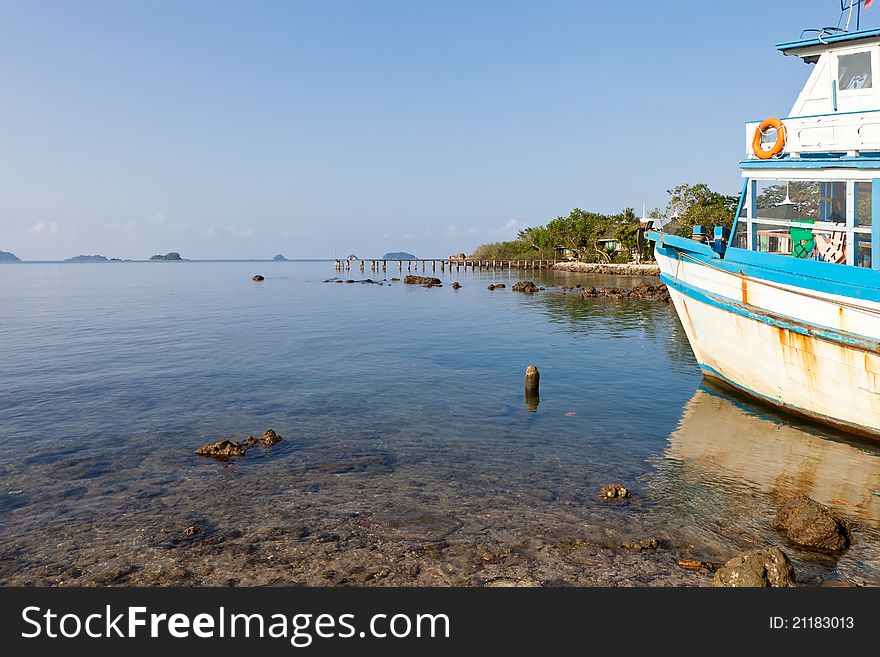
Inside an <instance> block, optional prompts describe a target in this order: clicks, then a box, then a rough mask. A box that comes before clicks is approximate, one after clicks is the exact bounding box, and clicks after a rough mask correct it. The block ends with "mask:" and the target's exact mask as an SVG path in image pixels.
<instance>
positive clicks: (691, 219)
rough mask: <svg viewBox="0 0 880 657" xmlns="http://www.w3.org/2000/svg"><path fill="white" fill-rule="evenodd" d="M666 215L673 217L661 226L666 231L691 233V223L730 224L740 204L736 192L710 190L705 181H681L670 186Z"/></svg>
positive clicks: (692, 224) (695, 224)
mask: <svg viewBox="0 0 880 657" xmlns="http://www.w3.org/2000/svg"><path fill="white" fill-rule="evenodd" d="M666 193H667V194H669V203H668V205H667V206H666V214H667V216H672V217H673V219H672V221H670V222H669V224H668V225H667V226H666V227H665V228H664V230H665V231H666V232H667V233H674V234H676V235H690V234H691V229H692V227H693V226H706V227H709V228H711V227H712V226H727V227H728V228H730V227H731V226H732V225H733V216H734V214H736V208H737V206H738V205H739V196H726V195H724V194H719V193H718V192H713V191H712V190H711V189H710V188H709V186H708V185H706V184H705V183H697V184H695V185H692V184H690V183H684V184H681V185H678V186H676V187H674V188H673V189H670V190H668V191H667V192H666Z"/></svg>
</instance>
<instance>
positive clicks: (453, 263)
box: [336, 258, 562, 273]
mask: <svg viewBox="0 0 880 657" xmlns="http://www.w3.org/2000/svg"><path fill="white" fill-rule="evenodd" d="M557 262H562V261H561V260H473V259H470V258H466V259H464V260H457V259H454V258H443V259H439V258H436V259H435V258H425V259H419V260H372V259H369V258H367V259H363V260H360V259H357V260H355V259H351V260H348V259H345V258H337V259H336V271H351V270H352V269H355V270H360V271H367V269H368V268H369V271H372V272H382V271H388V268H389V266H390V268H391V271H394V268H395V265H396V267H397V271H398V272H401V273H402V272H403V271H423V272H424V271H429V270H430V271H433V272H436V271H437V270H438V269H439V270H440V271H441V272H442V271H447V270H448V271H461V270H462V269H464V270H465V271H467V270H468V269H471V270H477V269H485V270H490V271H496V270H499V271H500V270H502V269H529V270H532V269H533V270H539V269H550V268H551V267H553V265H555V264H556V263H557Z"/></svg>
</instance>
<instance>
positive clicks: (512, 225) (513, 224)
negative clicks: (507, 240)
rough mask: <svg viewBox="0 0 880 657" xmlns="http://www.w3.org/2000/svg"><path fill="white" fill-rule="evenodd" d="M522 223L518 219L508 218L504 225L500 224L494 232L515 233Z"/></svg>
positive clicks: (501, 233) (502, 233) (499, 233)
mask: <svg viewBox="0 0 880 657" xmlns="http://www.w3.org/2000/svg"><path fill="white" fill-rule="evenodd" d="M520 225H521V224H520V222H519V221H517V220H516V219H508V220H507V222H506V223H505V224H504V225H503V226H499V227H498V228H496V229H495V230H494V231H492V232H494V233H496V234H498V235H515V234H516V232H517V230H518V229H519V227H520Z"/></svg>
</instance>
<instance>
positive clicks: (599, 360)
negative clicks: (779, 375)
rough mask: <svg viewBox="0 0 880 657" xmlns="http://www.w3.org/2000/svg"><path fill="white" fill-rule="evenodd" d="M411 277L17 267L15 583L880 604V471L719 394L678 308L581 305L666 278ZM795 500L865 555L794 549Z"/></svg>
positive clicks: (845, 442) (854, 452)
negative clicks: (832, 587) (817, 591)
mask: <svg viewBox="0 0 880 657" xmlns="http://www.w3.org/2000/svg"><path fill="white" fill-rule="evenodd" d="M406 268H407V266H406V265H404V271H403V272H399V271H398V268H397V263H393V264H392V266H391V267H389V269H388V270H387V271H386V272H370V271H369V270H368V271H367V272H366V273H361V272H359V271H351V272H345V273H344V274H342V278H343V279H348V278H351V279H355V280H362V279H365V278H371V279H373V280H374V281H379V282H383V284H382V285H378V284H361V283H348V284H347V283H337V282H335V281H330V282H325V281H326V280H327V279H332V278H333V277H335V276H338V275H339V274H338V273H337V272H336V271H335V269H334V266H333V262H332V261H331V262H325V261H320V262H316V261H291V262H179V263H174V262H149V263H145V262H125V263H108V264H61V263H23V264H10V265H3V266H0V431H2V436H3V439H4V445H5V449H4V456H3V458H2V460H0V583H3V584H6V585H12V584H74V585H76V584H78V585H94V584H146V585H158V584H222V585H226V584H331V585H333V584H360V583H366V584H373V585H379V584H403V585H409V584H424V585H446V584H452V585H460V584H466V585H493V584H514V585H548V584H549V585H562V584H598V585H627V584H634V585H649V584H657V585H659V584H696V585H705V584H708V583H710V582H711V573H709V572H705V571H690V570H685V569H682V568H680V567H678V566H677V565H676V561H677V559H679V558H687V559H697V560H706V561H715V562H723V561H725V560H726V559H728V558H730V557H731V556H733V555H734V554H735V553H737V552H741V551H743V550H747V549H752V548H755V547H762V546H764V545H778V546H780V547H782V548H783V549H784V550H785V551H786V553H787V554H789V556H790V557H791V558H792V560H793V562H794V564H795V568H796V569H797V572H798V577H799V579H800V581H802V582H803V583H807V584H816V583H818V582H820V581H822V580H824V579H828V578H831V579H840V580H844V581H849V582H853V583H861V582H877V581H878V580H880V497H878V495H880V447H878V444H877V443H872V442H868V441H863V440H860V439H857V438H852V437H849V436H846V435H845V434H840V433H838V432H835V431H833V430H830V429H825V428H823V427H820V426H817V425H812V424H809V423H804V422H801V421H800V420H797V419H794V418H791V417H788V416H786V415H785V414H780V413H776V412H775V411H773V410H772V409H769V408H766V407H763V406H761V405H756V404H753V403H752V402H750V401H748V400H745V399H742V398H739V397H737V396H736V395H733V394H731V393H729V392H727V391H724V390H720V389H717V388H714V387H712V386H707V385H705V384H704V383H702V380H701V376H700V374H699V370H698V368H697V365H696V363H695V361H694V358H693V355H692V353H691V351H690V348H689V346H688V344H687V339H686V337H685V335H684V333H683V330H682V328H681V326H680V324H679V322H678V320H677V318H676V315H675V312H674V310H673V308H672V307H671V305H669V304H666V303H663V302H658V301H653V300H601V299H588V300H585V299H583V298H581V296H580V294H579V293H578V292H577V290H576V289H575V290H573V291H571V290H569V291H564V290H563V289H562V288H561V286H567V287H571V286H574V285H578V284H580V285H586V286H592V285H595V286H598V287H601V286H604V285H616V286H632V285H635V284H637V283H639V282H641V280H642V279H627V278H615V277H601V276H589V275H578V274H565V273H554V272H516V271H514V272H512V273H511V272H508V271H506V270H505V271H503V272H491V271H476V272H472V271H453V272H449V271H443V272H441V271H439V269H438V270H437V271H436V272H432V271H431V269H430V267H429V268H428V271H426V272H425V274H426V275H435V276H438V277H440V278H441V279H442V280H443V282H444V286H443V287H442V288H427V289H426V288H424V287H421V286H418V285H404V284H403V283H402V282H400V281H391V279H392V278H402V277H403V275H405V274H407V273H408V272H407V271H406ZM258 273H259V274H262V275H263V276H265V280H264V281H261V282H254V281H252V280H251V277H252V275H254V274H258ZM418 273H419V274H422V271H421V270H419V271H418ZM526 278H527V279H530V280H534V281H536V282H538V283H539V284H540V285H542V286H544V287H546V288H548V289H546V290H544V291H541V292H538V293H536V294H534V295H525V294H520V293H516V292H513V291H512V290H511V285H512V283H514V282H516V281H517V280H520V279H526ZM454 281H458V282H460V283H461V285H462V287H461V289H458V290H454V289H453V288H452V287H451V283H452V282H454ZM497 282H504V283H506V285H507V287H506V288H504V289H497V290H494V291H490V290H488V289H487V286H488V285H489V284H490V283H497ZM652 282H654V281H652ZM528 365H535V366H537V367H538V369H539V370H540V373H541V387H540V400H539V402H538V404H537V406H535V404H534V402H532V403H531V404H529V403H527V400H526V399H525V397H524V391H523V380H524V375H525V369H526V367H527V366H528ZM266 428H273V429H275V430H276V431H277V432H278V433H279V434H280V435H282V436H283V437H284V440H283V441H282V442H281V443H279V444H277V445H275V446H273V447H262V446H257V447H253V448H251V449H250V450H249V451H248V453H247V454H246V455H245V456H243V457H238V458H235V459H230V460H228V461H225V462H222V461H217V460H215V459H212V458H206V457H200V456H197V455H195V454H194V450H195V449H196V448H197V447H199V446H200V445H202V444H204V443H206V442H213V441H217V440H221V439H230V440H244V439H245V438H247V437H248V435H254V436H259V435H261V434H262V432H263V431H264V430H265V429H266ZM612 482H621V483H623V484H624V485H625V486H626V487H627V488H629V489H630V490H631V491H632V494H633V495H632V497H631V498H629V499H628V500H622V501H615V500H612V501H606V500H603V499H601V498H600V497H599V494H598V491H599V488H600V487H601V486H602V485H604V484H607V483H612ZM797 492H804V493H806V494H808V495H810V496H811V497H814V498H815V499H818V500H819V501H821V502H823V503H825V504H828V505H829V506H831V507H832V508H834V510H835V511H837V512H839V513H841V514H842V515H844V516H845V517H846V518H848V519H849V520H850V522H851V523H852V524H853V528H854V535H855V537H856V543H855V545H854V546H853V547H852V548H850V549H849V550H848V551H847V552H845V553H844V554H843V555H842V556H829V555H820V554H816V553H813V552H810V551H807V550H803V549H800V548H797V547H796V546H792V545H789V544H787V543H786V541H785V538H784V537H783V536H781V535H780V534H778V533H777V532H776V531H775V530H773V529H772V528H771V527H770V521H771V520H772V517H773V515H774V514H775V512H776V510H777V509H778V508H779V506H780V505H781V504H782V503H784V501H785V499H787V497H788V496H789V495H791V494H794V493H797Z"/></svg>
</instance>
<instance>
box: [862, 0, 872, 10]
mask: <svg viewBox="0 0 880 657" xmlns="http://www.w3.org/2000/svg"><path fill="white" fill-rule="evenodd" d="M862 4H863V5H864V6H865V9H867V8H868V7H870V6H871V5H873V4H874V0H865V1H864V2H863V3H862Z"/></svg>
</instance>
